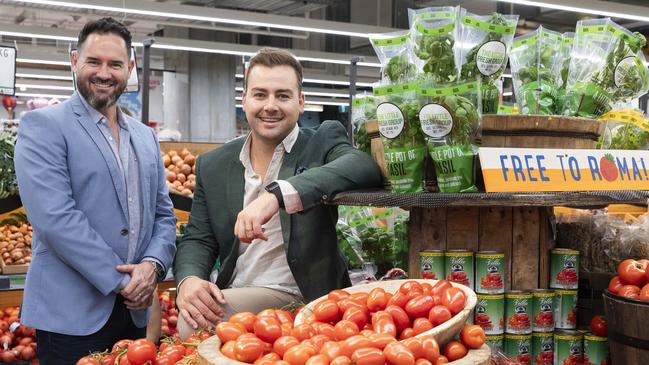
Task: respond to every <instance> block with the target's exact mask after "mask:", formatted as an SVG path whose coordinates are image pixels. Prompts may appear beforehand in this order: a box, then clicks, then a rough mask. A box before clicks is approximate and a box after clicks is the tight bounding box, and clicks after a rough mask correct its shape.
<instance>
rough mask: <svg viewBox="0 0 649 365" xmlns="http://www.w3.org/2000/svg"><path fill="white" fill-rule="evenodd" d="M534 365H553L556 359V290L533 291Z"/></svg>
mask: <svg viewBox="0 0 649 365" xmlns="http://www.w3.org/2000/svg"><path fill="white" fill-rule="evenodd" d="M532 331H533V332H534V333H533V334H532V362H531V363H532V364H536V365H552V362H553V359H554V336H553V333H552V332H553V331H554V290H549V289H534V290H532Z"/></svg>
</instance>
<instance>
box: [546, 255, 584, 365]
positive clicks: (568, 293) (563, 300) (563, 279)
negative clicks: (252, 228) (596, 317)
mask: <svg viewBox="0 0 649 365" xmlns="http://www.w3.org/2000/svg"><path fill="white" fill-rule="evenodd" d="M578 282H579V251H575V250H569V249H565V248H555V249H553V250H552V251H551V253H550V287H551V288H553V289H554V303H553V305H554V308H553V309H554V328H555V331H554V364H560V365H561V364H581V363H582V361H583V354H584V347H583V339H584V336H583V334H582V333H581V332H578V331H575V329H576V328H577V288H578Z"/></svg>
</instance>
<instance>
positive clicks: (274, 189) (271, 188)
mask: <svg viewBox="0 0 649 365" xmlns="http://www.w3.org/2000/svg"><path fill="white" fill-rule="evenodd" d="M265 189H266V191H267V192H269V193H271V194H273V195H275V197H276V198H277V202H278V203H279V207H280V208H281V209H286V208H285V207H284V195H282V189H281V188H280V187H279V184H278V183H277V181H273V182H272V183H270V184H268V185H266V188H265Z"/></svg>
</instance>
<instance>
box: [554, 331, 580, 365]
mask: <svg viewBox="0 0 649 365" xmlns="http://www.w3.org/2000/svg"><path fill="white" fill-rule="evenodd" d="M583 338H584V336H583V335H582V334H581V333H579V332H577V331H572V330H563V331H556V332H555V333H554V363H555V364H558V365H578V364H581V363H582V361H583V353H584V351H583Z"/></svg>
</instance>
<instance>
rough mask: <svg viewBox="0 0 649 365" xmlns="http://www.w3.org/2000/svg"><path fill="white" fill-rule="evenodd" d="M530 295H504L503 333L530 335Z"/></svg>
mask: <svg viewBox="0 0 649 365" xmlns="http://www.w3.org/2000/svg"><path fill="white" fill-rule="evenodd" d="M531 306H532V294H529V293H524V294H511V293H505V332H507V333H515V334H529V333H532V325H531V323H530V310H531Z"/></svg>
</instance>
